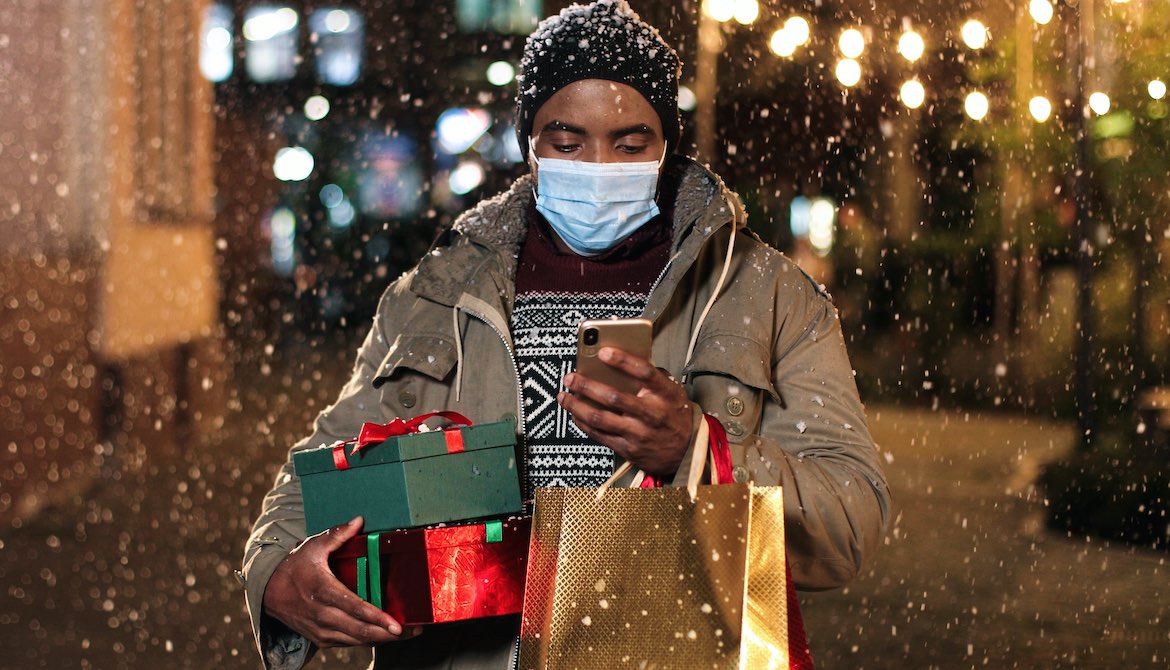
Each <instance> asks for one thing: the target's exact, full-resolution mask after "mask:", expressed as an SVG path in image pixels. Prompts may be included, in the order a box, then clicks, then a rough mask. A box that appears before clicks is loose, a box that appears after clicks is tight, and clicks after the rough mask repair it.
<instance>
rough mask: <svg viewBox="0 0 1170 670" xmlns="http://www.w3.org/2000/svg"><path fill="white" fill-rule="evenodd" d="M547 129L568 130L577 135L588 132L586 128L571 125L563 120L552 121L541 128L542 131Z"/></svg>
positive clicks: (567, 131) (551, 130)
mask: <svg viewBox="0 0 1170 670" xmlns="http://www.w3.org/2000/svg"><path fill="white" fill-rule="evenodd" d="M546 130H547V131H550V132H553V131H561V132H566V133H574V134H576V135H586V134H588V133H586V132H585V129H584V128H578V127H577V126H570V125H569V124H567V123H564V122H562V121H550V122H549V123H547V124H545V126H544V128H541V132H544V131H546Z"/></svg>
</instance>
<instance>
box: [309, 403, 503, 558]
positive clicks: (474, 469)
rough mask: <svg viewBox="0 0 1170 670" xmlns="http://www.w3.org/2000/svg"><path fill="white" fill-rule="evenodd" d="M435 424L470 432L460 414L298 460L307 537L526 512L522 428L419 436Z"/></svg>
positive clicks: (395, 427) (370, 430)
mask: <svg viewBox="0 0 1170 670" xmlns="http://www.w3.org/2000/svg"><path fill="white" fill-rule="evenodd" d="M434 416H444V417H445V418H452V419H453V420H459V421H460V422H461V423H465V424H470V421H467V420H466V418H465V417H462V416H460V415H458V414H455V413H453V412H437V413H434V414H424V415H422V416H419V417H415V418H414V419H411V420H409V421H403V420H401V419H395V420H394V421H393V422H391V423H389V424H385V425H379V424H370V423H367V424H366V425H365V426H363V427H362V434H361V435H360V436H359V437H358V438H357V439H356V440H350V441H348V442H344V443H338V444H335V445H332V446H322V447H320V448H317V449H309V450H306V451H300V452H297V453H295V454H293V466H294V467H295V468H296V472H297V476H298V477H300V479H301V493H302V496H303V498H304V504H305V530H306V532H308V534H310V535H313V534H316V533H319V532H321V531H323V530H327V529H329V528H332V527H333V526H337V525H339V524H343V523H346V522H348V521H349V520H350V519H352V518H354V517H355V516H358V515H361V516H362V517H363V518H364V520H365V525H364V527H363V528H364V532H367V533H372V532H381V531H390V530H398V529H401V528H416V527H419V526H428V525H433V524H438V523H446V522H450V521H463V520H470V519H478V518H482V517H489V516H503V515H508V514H514V513H516V512H519V511H520V479H519V473H518V470H517V467H516V451H515V446H516V429H515V426H514V424H513V423H512V422H510V421H499V422H496V423H486V424H480V425H464V426H456V427H452V428H448V429H445V430H433V431H424V432H414V431H416V430H417V429H418V428H419V427H420V426H421V425H422V422H423V421H425V420H427V419H429V418H432V417H434ZM456 417H457V418H456ZM387 436H389V437H387ZM382 438H385V439H382ZM355 442H356V444H353V443H355ZM351 444H353V446H352V447H351V446H350V445H351Z"/></svg>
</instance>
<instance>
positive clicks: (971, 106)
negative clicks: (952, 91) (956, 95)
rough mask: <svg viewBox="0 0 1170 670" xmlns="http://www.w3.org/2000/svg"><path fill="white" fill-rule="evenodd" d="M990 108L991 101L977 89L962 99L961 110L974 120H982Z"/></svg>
mask: <svg viewBox="0 0 1170 670" xmlns="http://www.w3.org/2000/svg"><path fill="white" fill-rule="evenodd" d="M990 110H991V102H990V101H989V100H988V99H987V96H986V95H984V94H983V93H981V92H979V91H972V92H970V93H968V94H967V98H966V99H965V100H963V111H965V112H967V116H969V117H971V118H972V119H973V120H975V121H982V120H983V119H984V118H985V117H986V116H987V112H989V111H990Z"/></svg>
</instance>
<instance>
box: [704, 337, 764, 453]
mask: <svg viewBox="0 0 1170 670" xmlns="http://www.w3.org/2000/svg"><path fill="white" fill-rule="evenodd" d="M770 361H771V355H770V352H769V351H768V350H767V349H766V348H765V347H763V346H761V345H760V344H759V343H757V342H756V341H754V340H752V339H750V338H746V337H742V336H739V335H735V334H729V333H714V334H711V335H709V336H707V337H704V338H703V339H701V340H699V342H698V343H697V344H696V346H695V354H694V357H693V358H692V360H691V364H690V365H688V366H687V367H686V369H685V370H684V372H685V373H686V374H687V379H688V385H689V386H690V389H689V390H690V395H691V398H692V399H693V400H694V401H695V402H697V403H699V406H700V407H702V408H703V411H704V412H706V413H707V414H710V415H712V416H714V417H715V418H717V419H719V422H720V423H722V424H723V427H724V428H726V429H727V434H728V438H729V439H730V441H732V442H742V441H743V440H744V439H746V438H747V437H749V436H751V435H753V434H755V433H756V432H758V430H759V426H760V417H761V416H762V414H763V410H764V402H766V401H767V400H768V399H769V398H771V399H774V400H777V401H778V400H779V396H778V394H777V393H776V390H775V387H774V386H773V385H772V374H771V373H772V368H771V364H770Z"/></svg>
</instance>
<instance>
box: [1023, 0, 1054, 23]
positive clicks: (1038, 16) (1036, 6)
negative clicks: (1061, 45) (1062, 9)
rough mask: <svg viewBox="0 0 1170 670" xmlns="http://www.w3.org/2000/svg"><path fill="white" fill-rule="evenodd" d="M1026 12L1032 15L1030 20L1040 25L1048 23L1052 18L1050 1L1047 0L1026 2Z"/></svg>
mask: <svg viewBox="0 0 1170 670" xmlns="http://www.w3.org/2000/svg"><path fill="white" fill-rule="evenodd" d="M1028 13H1029V14H1031V15H1032V20H1034V21H1035V22H1036V23H1039V24H1040V25H1042V26H1044V25H1048V22H1049V21H1051V20H1052V14H1053V10H1052V3H1051V2H1049V1H1048V0H1032V1H1031V2H1030V3H1029V4H1028Z"/></svg>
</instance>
